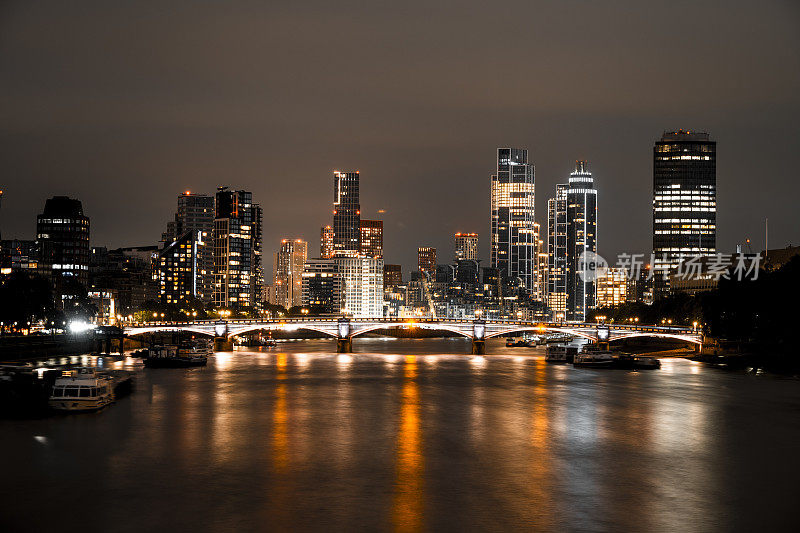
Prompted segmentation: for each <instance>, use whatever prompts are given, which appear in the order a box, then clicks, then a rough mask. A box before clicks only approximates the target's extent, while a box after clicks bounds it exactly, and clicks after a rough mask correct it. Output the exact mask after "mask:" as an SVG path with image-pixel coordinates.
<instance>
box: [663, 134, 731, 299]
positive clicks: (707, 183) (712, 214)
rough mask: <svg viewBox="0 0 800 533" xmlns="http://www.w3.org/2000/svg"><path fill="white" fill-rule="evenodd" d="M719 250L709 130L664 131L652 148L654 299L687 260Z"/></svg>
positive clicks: (714, 151) (714, 165) (713, 154)
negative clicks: (687, 257)
mask: <svg viewBox="0 0 800 533" xmlns="http://www.w3.org/2000/svg"><path fill="white" fill-rule="evenodd" d="M716 246H717V143H716V142H715V141H712V140H710V138H709V135H708V133H706V132H692V131H683V130H678V131H670V132H664V134H663V135H662V136H661V140H660V141H656V143H655V146H654V147H653V254H654V256H655V257H654V262H653V267H654V270H653V274H654V296H655V297H660V296H664V295H665V294H666V293H667V291H668V290H669V277H668V274H669V270H670V269H671V268H673V267H675V266H676V265H677V264H678V263H680V261H681V258H682V257H684V256H694V255H700V256H708V255H713V254H715V253H716Z"/></svg>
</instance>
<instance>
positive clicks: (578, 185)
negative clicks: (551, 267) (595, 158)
mask: <svg viewBox="0 0 800 533" xmlns="http://www.w3.org/2000/svg"><path fill="white" fill-rule="evenodd" d="M566 193H567V261H566V265H567V268H566V275H567V276H566V277H567V319H569V320H578V321H583V320H586V313H587V312H588V311H589V310H591V309H594V307H595V296H596V292H595V290H596V289H595V283H594V280H593V279H592V276H591V272H589V271H588V270H587V269H588V268H589V265H588V264H586V263H584V262H583V257H584V254H594V253H597V189H595V188H594V179H593V178H592V173H591V172H589V170H588V166H587V164H586V161H576V162H575V171H574V172H572V173H571V174H570V175H569V186H568V188H567V191H566ZM583 271H586V272H585V273H584V272H583ZM582 274H583V275H582Z"/></svg>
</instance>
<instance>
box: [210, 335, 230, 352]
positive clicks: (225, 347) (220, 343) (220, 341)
mask: <svg viewBox="0 0 800 533" xmlns="http://www.w3.org/2000/svg"><path fill="white" fill-rule="evenodd" d="M214 351H215V352H232V351H233V341H232V340H231V339H229V338H227V337H214Z"/></svg>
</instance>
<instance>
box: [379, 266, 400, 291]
mask: <svg viewBox="0 0 800 533" xmlns="http://www.w3.org/2000/svg"><path fill="white" fill-rule="evenodd" d="M402 284H403V267H402V265H386V264H385V265H383V286H384V288H386V287H397V286H398V285H402Z"/></svg>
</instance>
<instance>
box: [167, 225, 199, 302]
mask: <svg viewBox="0 0 800 533" xmlns="http://www.w3.org/2000/svg"><path fill="white" fill-rule="evenodd" d="M204 233H205V232H203V231H201V230H197V231H186V232H184V233H183V235H181V236H180V237H178V238H177V239H175V240H173V241H172V242H171V243H170V244H169V245H167V247H166V248H164V249H163V250H161V251H160V252H159V253H158V258H157V259H156V261H155V265H154V267H155V268H154V269H153V275H154V280H155V282H156V284H157V286H158V299H159V301H160V302H161V303H162V304H165V305H180V304H182V303H184V302H186V301H187V300H189V299H191V298H199V294H200V283H202V280H203V276H202V275H201V270H202V269H201V265H200V261H201V258H204V257H206V256H207V255H208V253H207V251H206V250H207V248H210V247H211V246H210V245H211V243H210V242H208V241H206V240H204V239H205V238H204V236H203V235H204Z"/></svg>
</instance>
